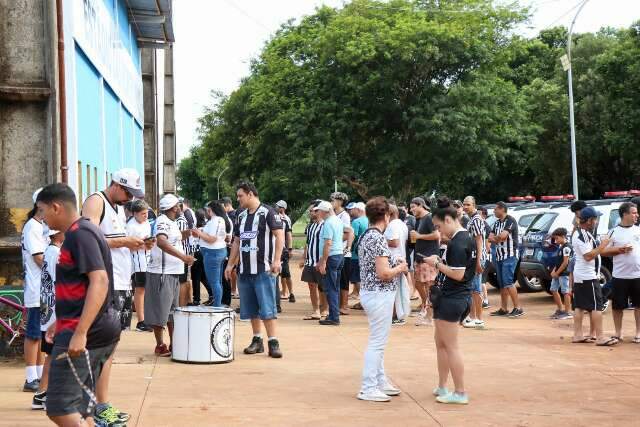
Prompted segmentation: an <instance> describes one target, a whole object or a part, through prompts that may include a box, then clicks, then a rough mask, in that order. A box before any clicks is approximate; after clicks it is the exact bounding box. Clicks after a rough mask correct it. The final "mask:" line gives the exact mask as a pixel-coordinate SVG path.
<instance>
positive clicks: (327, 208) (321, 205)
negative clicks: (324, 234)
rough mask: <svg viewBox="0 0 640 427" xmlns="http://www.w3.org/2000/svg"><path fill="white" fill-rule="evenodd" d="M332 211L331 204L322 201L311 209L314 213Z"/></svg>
mask: <svg viewBox="0 0 640 427" xmlns="http://www.w3.org/2000/svg"><path fill="white" fill-rule="evenodd" d="M332 209H333V206H331V203H329V202H326V201H324V200H323V201H322V202H320V203H318V206H316V207H315V208H313V210H314V211H323V212H331V210H332Z"/></svg>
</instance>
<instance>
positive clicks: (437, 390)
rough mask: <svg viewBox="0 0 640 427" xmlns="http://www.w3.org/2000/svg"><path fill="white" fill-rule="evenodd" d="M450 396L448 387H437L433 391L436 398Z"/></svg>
mask: <svg viewBox="0 0 640 427" xmlns="http://www.w3.org/2000/svg"><path fill="white" fill-rule="evenodd" d="M447 394H449V390H448V389H447V388H446V387H436V388H434V389H433V395H434V396H435V397H439V396H446V395H447Z"/></svg>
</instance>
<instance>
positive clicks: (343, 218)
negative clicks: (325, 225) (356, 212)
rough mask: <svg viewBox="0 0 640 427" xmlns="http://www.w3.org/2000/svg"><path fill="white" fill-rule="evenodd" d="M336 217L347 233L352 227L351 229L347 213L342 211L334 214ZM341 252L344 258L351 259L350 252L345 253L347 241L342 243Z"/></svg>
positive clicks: (349, 217)
mask: <svg viewBox="0 0 640 427" xmlns="http://www.w3.org/2000/svg"><path fill="white" fill-rule="evenodd" d="M336 216H337V217H338V219H339V220H340V221H341V222H342V224H343V225H344V231H349V230H351V229H352V227H351V216H350V215H349V212H347V211H342V212H340V213H339V214H336ZM342 251H343V252H344V257H345V258H351V251H349V252H347V241H346V240H343V241H342Z"/></svg>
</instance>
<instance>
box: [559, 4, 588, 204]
mask: <svg viewBox="0 0 640 427" xmlns="http://www.w3.org/2000/svg"><path fill="white" fill-rule="evenodd" d="M588 1H589V0H584V1H583V2H582V4H581V5H580V7H579V8H578V11H577V12H576V16H574V17H573V21H571V27H569V36H568V38H567V55H566V58H564V57H563V58H562V66H563V68H564V69H565V71H567V74H568V79H567V80H568V84H569V127H570V130H571V176H572V181H573V196H574V197H575V198H576V200H578V199H579V196H578V164H577V160H576V128H575V120H574V114H573V72H572V67H571V42H572V40H571V38H572V36H573V26H574V25H575V23H576V19H578V15H580V12H582V9H583V8H584V7H585V5H586V4H587V2H588Z"/></svg>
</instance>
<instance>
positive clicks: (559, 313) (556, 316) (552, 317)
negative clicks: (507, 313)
mask: <svg viewBox="0 0 640 427" xmlns="http://www.w3.org/2000/svg"><path fill="white" fill-rule="evenodd" d="M512 313H513V312H512ZM562 313H564V312H563V311H562V310H556V311H554V312H553V314H552V315H551V316H549V319H558V318H559V316H560V315H561V314H562Z"/></svg>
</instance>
